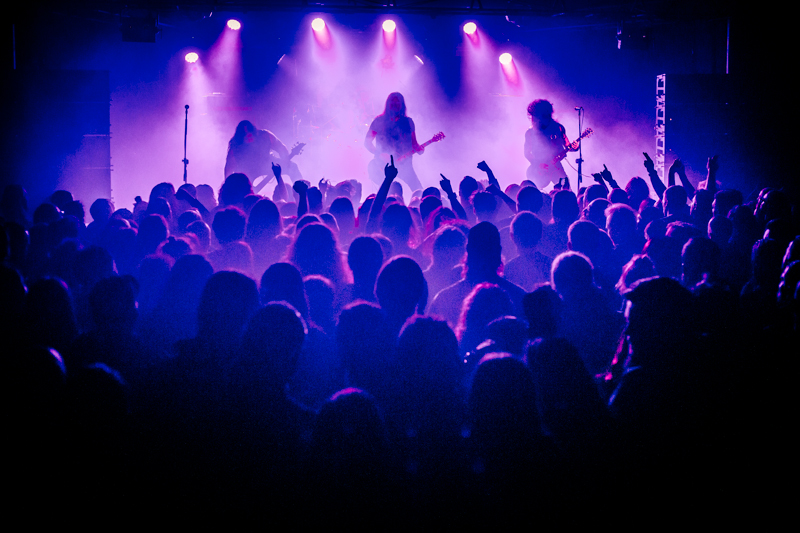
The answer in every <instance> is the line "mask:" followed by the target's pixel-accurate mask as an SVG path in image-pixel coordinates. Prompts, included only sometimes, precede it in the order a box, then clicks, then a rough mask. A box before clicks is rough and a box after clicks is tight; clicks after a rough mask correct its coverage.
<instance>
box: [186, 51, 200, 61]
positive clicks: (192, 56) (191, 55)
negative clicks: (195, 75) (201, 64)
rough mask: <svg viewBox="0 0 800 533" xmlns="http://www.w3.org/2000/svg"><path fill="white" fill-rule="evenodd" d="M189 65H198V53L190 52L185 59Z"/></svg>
mask: <svg viewBox="0 0 800 533" xmlns="http://www.w3.org/2000/svg"><path fill="white" fill-rule="evenodd" d="M183 58H184V59H185V60H186V62H187V63H196V62H197V60H198V59H200V56H199V55H197V53H196V52H189V53H188V54H186V55H185V56H184V57H183Z"/></svg>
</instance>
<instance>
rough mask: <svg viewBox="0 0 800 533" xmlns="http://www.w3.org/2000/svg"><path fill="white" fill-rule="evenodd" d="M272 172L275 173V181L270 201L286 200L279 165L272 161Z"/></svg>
mask: <svg viewBox="0 0 800 533" xmlns="http://www.w3.org/2000/svg"><path fill="white" fill-rule="evenodd" d="M272 173H273V174H274V175H275V180H276V181H277V184H276V185H275V191H274V192H273V193H272V201H273V202H276V203H277V202H278V201H279V200H286V186H285V185H284V184H283V177H282V176H281V166H280V165H276V164H275V163H272ZM298 194H299V193H298Z"/></svg>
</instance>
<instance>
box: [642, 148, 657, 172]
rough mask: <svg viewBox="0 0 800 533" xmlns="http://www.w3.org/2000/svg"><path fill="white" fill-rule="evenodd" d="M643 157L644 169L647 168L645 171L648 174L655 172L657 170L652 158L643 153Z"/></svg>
mask: <svg viewBox="0 0 800 533" xmlns="http://www.w3.org/2000/svg"><path fill="white" fill-rule="evenodd" d="M642 155H644V168H645V170H647V172H648V173H650V172H655V170H656V164H655V162H653V160H652V159H650V156H649V155H647V152H642Z"/></svg>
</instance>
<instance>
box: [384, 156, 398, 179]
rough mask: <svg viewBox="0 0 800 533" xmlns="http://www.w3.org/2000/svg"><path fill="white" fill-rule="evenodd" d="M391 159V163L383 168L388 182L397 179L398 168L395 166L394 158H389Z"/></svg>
mask: <svg viewBox="0 0 800 533" xmlns="http://www.w3.org/2000/svg"><path fill="white" fill-rule="evenodd" d="M389 157H390V158H391V162H389V163H386V166H385V167H383V175H384V176H385V177H386V179H388V180H393V179H395V178H396V177H397V167H396V166H394V156H393V155H391V156H389Z"/></svg>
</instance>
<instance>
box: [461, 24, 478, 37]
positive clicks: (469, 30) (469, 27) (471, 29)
mask: <svg viewBox="0 0 800 533" xmlns="http://www.w3.org/2000/svg"><path fill="white" fill-rule="evenodd" d="M476 31H478V26H476V25H475V23H474V22H467V23H466V24H464V33H466V34H467V35H474V34H475V32H476Z"/></svg>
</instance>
